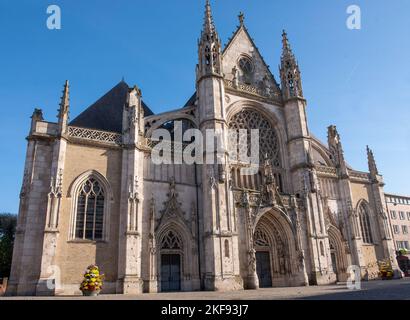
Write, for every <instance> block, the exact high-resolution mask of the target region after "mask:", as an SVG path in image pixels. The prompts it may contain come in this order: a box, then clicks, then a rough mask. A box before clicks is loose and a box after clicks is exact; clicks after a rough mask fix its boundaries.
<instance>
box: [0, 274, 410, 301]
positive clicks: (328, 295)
mask: <svg viewBox="0 0 410 320" xmlns="http://www.w3.org/2000/svg"><path fill="white" fill-rule="evenodd" d="M16 299H24V300H39V299H47V300H48V299H50V300H67V299H76V300H88V299H92V300H289V299H291V300H292V299H297V300H410V278H406V279H401V280H388V281H369V282H362V289H361V290H349V289H348V288H347V287H346V285H345V284H339V285H331V286H310V287H293V288H269V289H260V290H245V291H234V292H180V293H157V294H142V295H136V296H122V295H100V296H99V297H94V298H90V297H81V296H75V297H73V296H70V297H68V296H67V297H46V298H41V297H12V298H9V297H0V300H16Z"/></svg>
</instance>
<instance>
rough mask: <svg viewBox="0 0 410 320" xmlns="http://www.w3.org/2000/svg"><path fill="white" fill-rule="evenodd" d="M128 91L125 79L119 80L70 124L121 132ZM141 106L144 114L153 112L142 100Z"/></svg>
mask: <svg viewBox="0 0 410 320" xmlns="http://www.w3.org/2000/svg"><path fill="white" fill-rule="evenodd" d="M128 92H129V87H128V84H127V83H125V81H121V82H120V83H118V84H117V85H116V86H115V87H114V88H112V89H111V90H110V91H108V92H107V93H106V94H105V95H104V96H103V97H101V98H100V99H98V101H97V102H95V103H94V104H93V105H91V106H90V107H88V108H87V109H86V110H85V111H83V112H82V113H81V114H80V115H79V116H78V117H76V118H75V119H74V120H72V121H71V122H70V125H72V126H76V127H81V128H89V129H97V130H104V131H112V132H118V133H121V132H122V111H123V107H124V104H125V103H126V101H127V95H128ZM142 106H143V108H144V115H145V116H151V115H153V114H154V113H153V112H152V111H151V109H150V108H149V107H148V106H147V105H146V104H145V103H144V102H142Z"/></svg>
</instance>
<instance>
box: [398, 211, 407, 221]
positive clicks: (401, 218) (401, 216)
mask: <svg viewBox="0 0 410 320" xmlns="http://www.w3.org/2000/svg"><path fill="white" fill-rule="evenodd" d="M399 217H400V220H405V219H406V218H405V216H404V212H403V211H400V212H399Z"/></svg>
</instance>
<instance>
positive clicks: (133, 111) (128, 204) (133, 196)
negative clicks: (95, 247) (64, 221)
mask: <svg viewBox="0 0 410 320" xmlns="http://www.w3.org/2000/svg"><path fill="white" fill-rule="evenodd" d="M143 130H144V113H143V108H142V102H141V91H140V90H139V89H138V88H137V87H134V88H132V89H130V93H129V96H128V101H127V104H126V105H125V106H124V111H123V145H124V147H123V151H122V177H121V204H120V226H119V251H118V280H117V293H122V294H140V293H142V291H143V281H142V279H141V250H142V244H141V228H142V215H143V208H142V203H143V201H144V196H143V195H144V194H143V179H144V177H143V160H144V153H143V144H144V143H143V142H144V137H143V132H144V131H143Z"/></svg>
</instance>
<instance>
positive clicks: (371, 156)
mask: <svg viewBox="0 0 410 320" xmlns="http://www.w3.org/2000/svg"><path fill="white" fill-rule="evenodd" d="M367 161H368V163H369V172H370V175H371V176H372V177H376V176H377V175H378V174H379V171H378V170H377V165H376V160H375V159H374V154H373V151H372V150H371V149H370V148H369V146H367Z"/></svg>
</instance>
